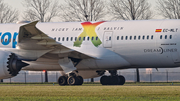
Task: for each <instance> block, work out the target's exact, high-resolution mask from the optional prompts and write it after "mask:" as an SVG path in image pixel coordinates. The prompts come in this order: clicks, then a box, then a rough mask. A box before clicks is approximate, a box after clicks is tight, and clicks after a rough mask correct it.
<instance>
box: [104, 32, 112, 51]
mask: <svg viewBox="0 0 180 101" xmlns="http://www.w3.org/2000/svg"><path fill="white" fill-rule="evenodd" d="M112 37H113V32H104V37H103V46H104V48H112V39H113V38H112Z"/></svg>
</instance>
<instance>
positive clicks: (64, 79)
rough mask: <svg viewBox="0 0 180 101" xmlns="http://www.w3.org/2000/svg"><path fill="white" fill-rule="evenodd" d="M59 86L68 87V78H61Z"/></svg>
mask: <svg viewBox="0 0 180 101" xmlns="http://www.w3.org/2000/svg"><path fill="white" fill-rule="evenodd" d="M58 84H59V85H61V86H63V85H67V78H66V77H65V76H60V77H59V78H58Z"/></svg>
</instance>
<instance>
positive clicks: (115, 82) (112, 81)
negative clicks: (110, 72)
mask: <svg viewBox="0 0 180 101" xmlns="http://www.w3.org/2000/svg"><path fill="white" fill-rule="evenodd" d="M110 78H111V79H110V85H118V84H119V82H120V79H119V77H118V76H111V77H110Z"/></svg>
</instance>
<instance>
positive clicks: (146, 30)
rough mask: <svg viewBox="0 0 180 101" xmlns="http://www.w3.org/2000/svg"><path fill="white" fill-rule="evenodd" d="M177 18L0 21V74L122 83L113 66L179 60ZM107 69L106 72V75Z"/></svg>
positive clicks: (3, 76)
mask: <svg viewBox="0 0 180 101" xmlns="http://www.w3.org/2000/svg"><path fill="white" fill-rule="evenodd" d="M179 28H180V20H140V21H111V22H110V21H109V22H108V21H100V22H58V23H55V22H54V23H38V21H34V22H18V23H14V24H0V38H1V42H0V57H1V58H0V79H7V78H12V77H14V76H17V75H18V73H19V72H20V71H21V70H28V71H43V70H46V71H60V73H61V75H62V76H60V77H59V78H58V81H57V82H58V84H59V85H82V84H83V79H87V78H94V77H100V76H101V78H100V83H101V84H102V85H124V83H125V81H126V80H125V77H124V76H122V75H118V74H117V70H123V69H135V68H175V67H179V66H180V40H179V39H180V30H179ZM106 71H108V72H109V73H110V76H106V75H105V72H106Z"/></svg>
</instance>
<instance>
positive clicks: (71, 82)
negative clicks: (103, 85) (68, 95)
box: [67, 76, 78, 85]
mask: <svg viewBox="0 0 180 101" xmlns="http://www.w3.org/2000/svg"><path fill="white" fill-rule="evenodd" d="M67 83H68V84H69V85H76V84H77V83H78V79H77V77H75V76H69V78H68V80H67Z"/></svg>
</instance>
